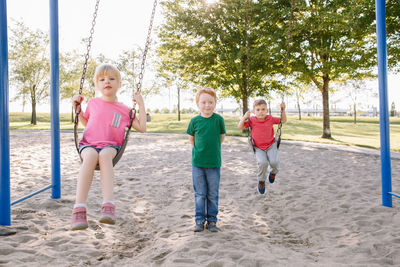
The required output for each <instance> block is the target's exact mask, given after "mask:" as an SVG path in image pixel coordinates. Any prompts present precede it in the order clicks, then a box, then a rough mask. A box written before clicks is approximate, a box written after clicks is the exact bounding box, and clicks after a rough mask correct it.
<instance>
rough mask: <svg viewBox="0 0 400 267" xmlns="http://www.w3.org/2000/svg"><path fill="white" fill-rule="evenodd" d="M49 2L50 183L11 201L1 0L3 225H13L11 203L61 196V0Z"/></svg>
mask: <svg viewBox="0 0 400 267" xmlns="http://www.w3.org/2000/svg"><path fill="white" fill-rule="evenodd" d="M49 1H50V2H49V4H50V58H51V62H50V73H51V77H50V80H51V86H50V87H51V89H50V91H51V92H50V99H51V118H50V120H51V163H52V182H51V185H49V186H47V187H45V188H43V189H41V190H39V191H36V192H34V193H32V194H30V195H27V196H25V197H22V198H20V199H18V200H16V201H14V202H12V203H10V142H9V110H8V100H9V96H8V44H7V40H8V38H7V7H6V0H0V25H1V26H0V117H1V121H0V139H1V140H0V141H1V147H0V149H1V155H0V159H1V163H0V164H1V165H0V166H1V169H0V172H1V179H0V225H11V206H12V205H14V204H17V203H19V202H21V201H23V200H25V199H28V198H30V197H33V196H35V195H37V194H39V193H41V192H44V191H46V190H48V189H52V194H51V197H52V198H53V199H57V198H60V197H61V175H60V124H59V44H58V0H49Z"/></svg>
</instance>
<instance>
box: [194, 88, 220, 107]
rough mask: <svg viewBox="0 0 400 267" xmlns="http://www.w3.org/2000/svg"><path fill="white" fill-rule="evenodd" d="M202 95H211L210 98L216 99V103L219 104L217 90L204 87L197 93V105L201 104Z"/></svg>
mask: <svg viewBox="0 0 400 267" xmlns="http://www.w3.org/2000/svg"><path fill="white" fill-rule="evenodd" d="M201 94H209V95H210V96H212V97H214V100H215V103H217V93H216V92H215V90H214V89H212V88H210V87H203V88H201V89H200V90H198V91H197V93H196V104H198V103H199V99H200V95H201Z"/></svg>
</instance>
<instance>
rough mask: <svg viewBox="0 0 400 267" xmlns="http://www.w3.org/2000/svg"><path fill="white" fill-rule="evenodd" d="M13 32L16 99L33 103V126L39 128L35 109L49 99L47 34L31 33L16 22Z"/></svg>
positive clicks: (22, 24)
mask: <svg viewBox="0 0 400 267" xmlns="http://www.w3.org/2000/svg"><path fill="white" fill-rule="evenodd" d="M10 30H11V36H10V46H9V47H10V53H9V59H10V63H11V64H10V65H11V75H10V76H11V80H12V81H13V82H15V84H14V85H15V88H16V90H17V97H16V98H17V99H18V98H22V99H23V101H26V100H27V99H28V100H29V101H30V103H31V106H32V115H31V124H33V125H36V124H37V120H36V105H37V104H38V103H40V102H41V101H44V100H45V99H46V98H47V97H48V96H49V83H50V82H49V72H50V64H49V59H48V57H47V56H46V55H47V54H48V53H47V52H48V49H47V47H48V44H49V40H48V38H47V35H46V34H45V33H44V32H42V31H40V30H35V31H34V30H31V29H30V28H28V27H27V26H25V25H24V23H23V22H15V23H14V25H13V26H12V27H11V28H10Z"/></svg>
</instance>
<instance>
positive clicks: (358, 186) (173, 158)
mask: <svg viewBox="0 0 400 267" xmlns="http://www.w3.org/2000/svg"><path fill="white" fill-rule="evenodd" d="M60 147H61V176H62V197H61V199H56V200H54V199H51V198H50V195H51V194H50V192H49V191H46V192H44V193H41V194H40V195H37V196H35V197H34V198H31V199H29V200H26V201H24V202H22V203H20V204H16V205H14V206H12V209H11V220H12V225H11V226H7V227H4V226H3V227H0V230H3V231H15V232H16V234H14V235H9V236H0V241H1V242H0V266H91V265H94V266H215V267H217V266H400V213H399V210H400V200H399V199H393V208H387V207H383V206H381V186H380V184H381V181H380V158H379V153H376V151H375V152H374V151H372V150H365V151H364V150H363V151H364V152H365V153H359V152H360V151H357V149H356V150H353V151H349V149H341V148H340V149H338V148H337V147H333V146H326V145H324V146H321V145H318V146H314V145H311V144H307V143H288V142H284V143H283V144H282V145H281V148H280V150H279V153H280V158H281V171H280V173H279V174H278V175H277V178H276V182H275V183H274V184H269V183H268V184H267V192H266V194H265V195H259V194H258V192H257V190H256V184H257V181H256V177H255V170H256V166H255V162H254V157H253V154H252V152H251V151H250V148H249V146H248V145H247V140H246V139H245V138H240V137H227V138H226V142H225V143H224V144H223V147H222V157H223V163H222V164H223V166H222V168H221V185H220V201H219V215H218V219H219V222H218V228H219V232H218V233H216V234H215V233H210V232H208V231H204V232H201V233H194V232H193V226H194V196H193V187H192V179H191V163H190V160H191V146H190V144H189V142H188V139H187V136H185V135H176V134H148V133H146V134H138V133H134V134H132V135H131V138H130V141H129V144H128V147H127V149H126V151H125V154H124V156H123V158H122V159H121V161H120V162H119V163H118V165H117V166H116V167H115V176H116V180H115V202H116V206H117V211H116V212H117V224H116V225H115V226H109V225H103V224H100V223H98V221H97V220H98V217H99V213H100V205H101V201H102V200H101V193H100V186H99V174H98V172H96V174H95V179H94V182H93V185H92V188H91V191H90V193H89V198H88V219H89V228H88V229H87V230H83V231H70V217H71V210H72V206H73V204H74V199H75V186H76V177H77V173H78V169H79V159H78V155H77V153H76V150H75V146H74V144H73V134H72V133H71V132H62V133H61V144H60ZM10 149H11V199H12V201H14V200H15V199H17V198H19V197H22V196H24V195H26V194H28V193H30V192H32V191H36V190H39V189H41V188H43V187H45V186H47V185H48V184H49V183H50V180H51V178H50V176H51V161H50V149H51V148H50V133H49V132H48V131H35V132H31V131H11V132H10ZM369 152H370V153H369ZM399 158H400V157H399ZM399 163H400V161H399V159H397V158H395V159H393V160H392V177H393V191H396V190H395V189H396V188H397V189H398V192H399V193H400V164H399Z"/></svg>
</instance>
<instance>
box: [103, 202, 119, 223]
mask: <svg viewBox="0 0 400 267" xmlns="http://www.w3.org/2000/svg"><path fill="white" fill-rule="evenodd" d="M99 222H101V223H107V224H115V205H113V204H111V203H105V204H103V206H101V217H100V220H99Z"/></svg>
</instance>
